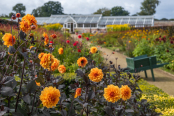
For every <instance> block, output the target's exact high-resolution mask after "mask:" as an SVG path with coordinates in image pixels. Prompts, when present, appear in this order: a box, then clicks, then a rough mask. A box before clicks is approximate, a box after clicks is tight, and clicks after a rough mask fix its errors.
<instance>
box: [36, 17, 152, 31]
mask: <svg viewBox="0 0 174 116" xmlns="http://www.w3.org/2000/svg"><path fill="white" fill-rule="evenodd" d="M36 20H37V22H38V25H44V24H54V23H60V24H62V25H63V28H64V29H65V28H67V29H69V30H70V32H74V31H75V30H79V31H80V30H82V31H84V32H86V31H95V30H101V31H105V28H106V25H113V24H118V25H119V24H130V25H131V26H135V27H147V26H154V16H102V14H91V15H51V16H50V17H36Z"/></svg>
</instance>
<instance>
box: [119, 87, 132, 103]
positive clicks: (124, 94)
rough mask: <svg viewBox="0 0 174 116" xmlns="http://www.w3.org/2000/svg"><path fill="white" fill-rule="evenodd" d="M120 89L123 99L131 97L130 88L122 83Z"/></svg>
mask: <svg viewBox="0 0 174 116" xmlns="http://www.w3.org/2000/svg"><path fill="white" fill-rule="evenodd" d="M120 90H121V98H122V99H123V100H124V101H125V100H127V99H130V98H131V89H130V88H129V87H128V86H127V85H124V86H123V85H122V87H121V88H120Z"/></svg>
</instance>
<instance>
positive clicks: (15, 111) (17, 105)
mask: <svg viewBox="0 0 174 116" xmlns="http://www.w3.org/2000/svg"><path fill="white" fill-rule="evenodd" d="M24 68H25V59H24V64H23V69H22V77H21V83H20V88H19V92H18V96H17V100H16V107H15V112H16V111H17V107H18V101H19V95H20V92H21V87H22V80H23V77H24Z"/></svg>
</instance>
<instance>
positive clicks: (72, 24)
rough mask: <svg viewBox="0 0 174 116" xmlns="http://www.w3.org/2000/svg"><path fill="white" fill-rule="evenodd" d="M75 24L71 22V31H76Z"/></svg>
mask: <svg viewBox="0 0 174 116" xmlns="http://www.w3.org/2000/svg"><path fill="white" fill-rule="evenodd" d="M73 26H74V25H73V23H71V33H72V32H74V29H73V28H74V27H73Z"/></svg>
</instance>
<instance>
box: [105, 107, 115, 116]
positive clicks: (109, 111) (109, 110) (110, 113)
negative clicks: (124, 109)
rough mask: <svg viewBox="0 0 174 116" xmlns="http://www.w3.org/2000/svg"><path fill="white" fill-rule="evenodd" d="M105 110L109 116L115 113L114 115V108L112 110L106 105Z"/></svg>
mask: <svg viewBox="0 0 174 116" xmlns="http://www.w3.org/2000/svg"><path fill="white" fill-rule="evenodd" d="M105 112H106V113H107V114H108V115H109V116H113V115H112V110H111V108H110V107H109V106H106V107H105Z"/></svg>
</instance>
